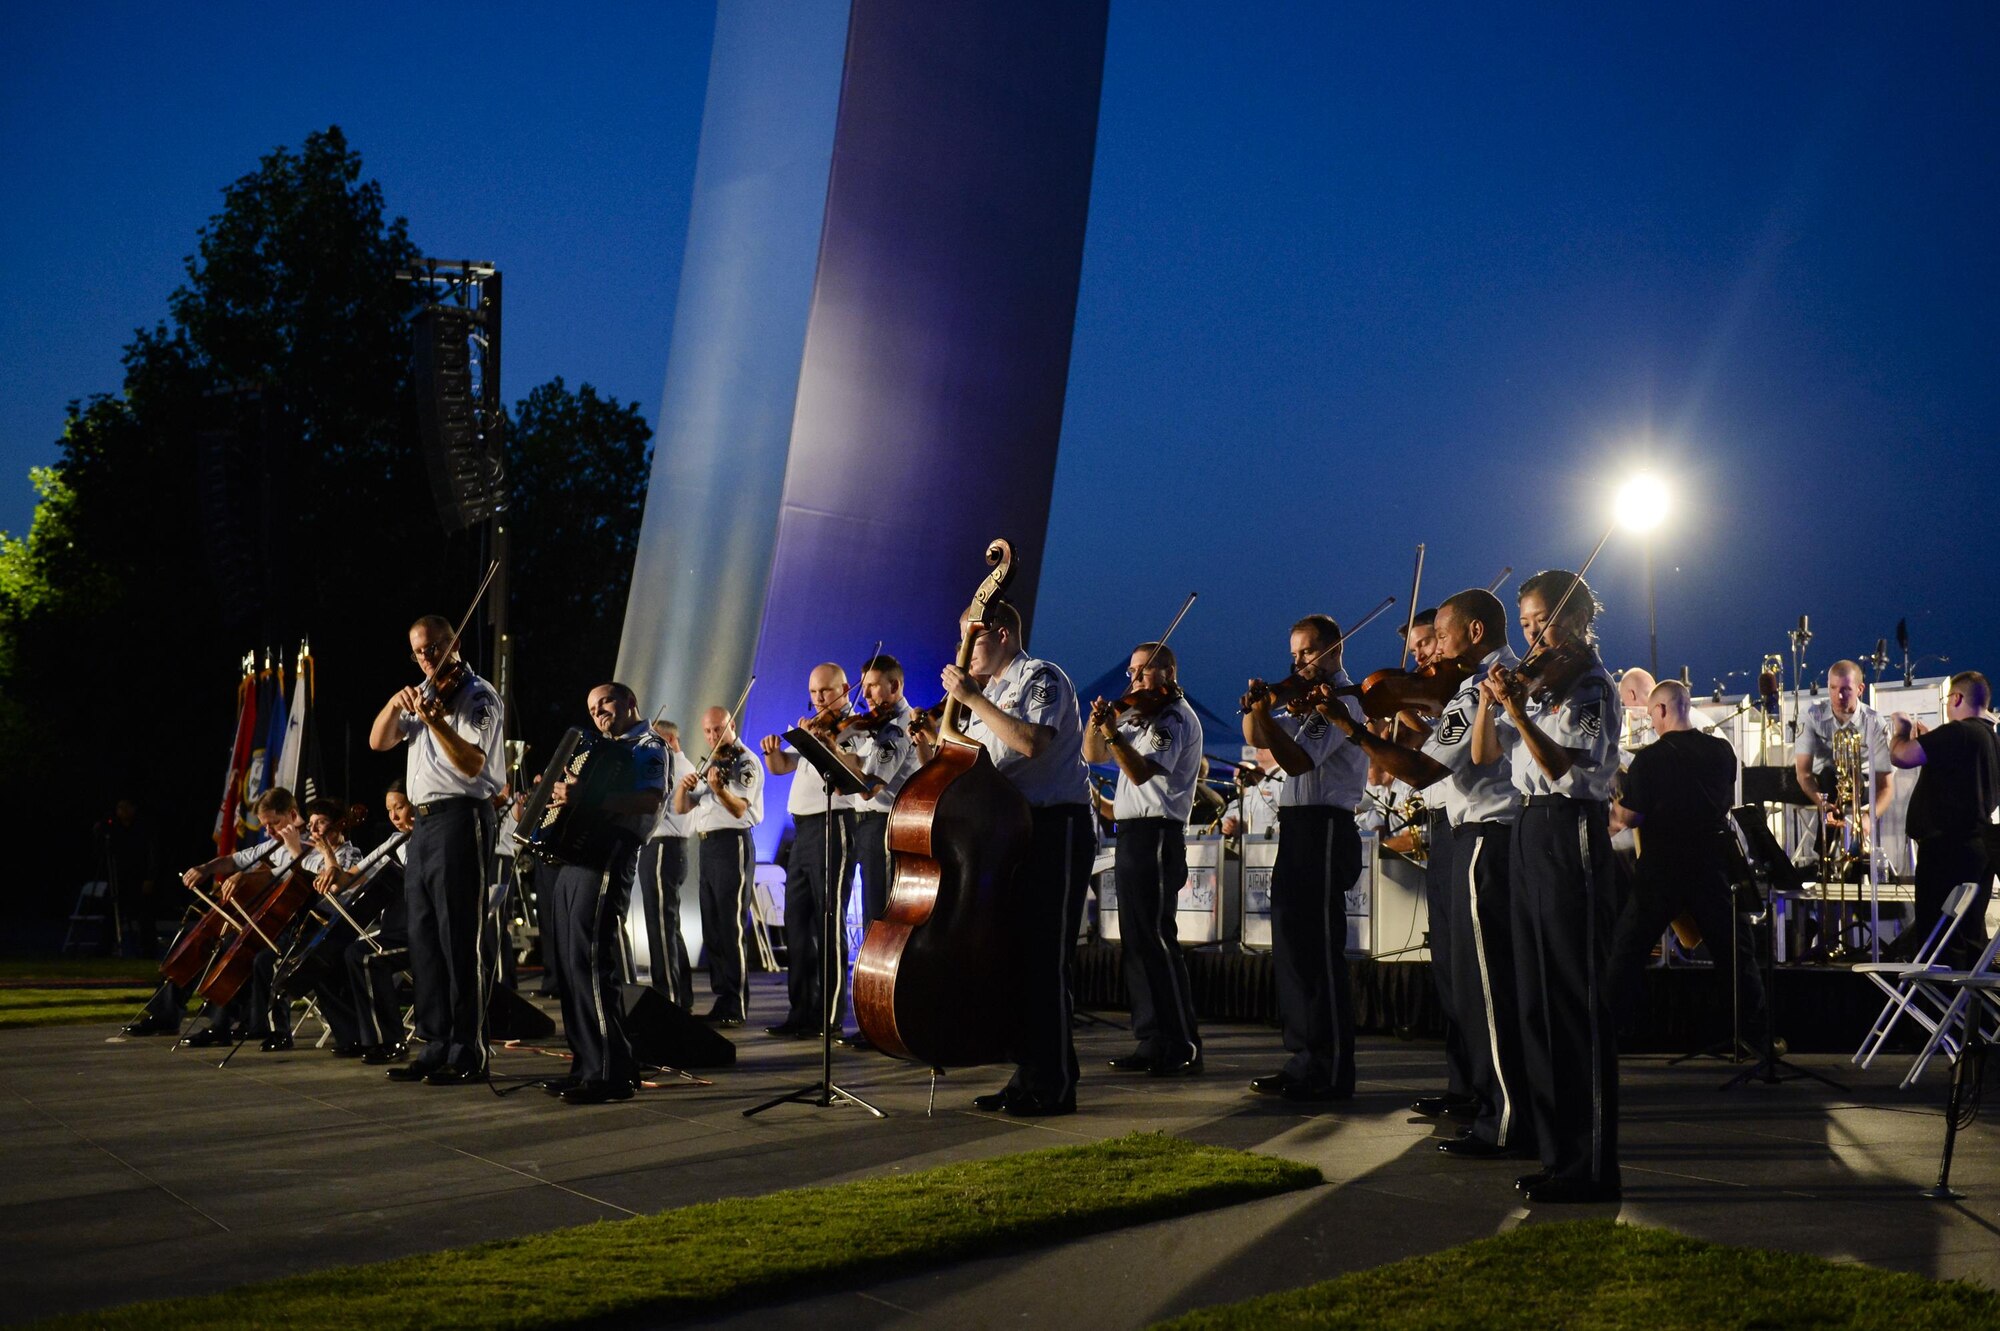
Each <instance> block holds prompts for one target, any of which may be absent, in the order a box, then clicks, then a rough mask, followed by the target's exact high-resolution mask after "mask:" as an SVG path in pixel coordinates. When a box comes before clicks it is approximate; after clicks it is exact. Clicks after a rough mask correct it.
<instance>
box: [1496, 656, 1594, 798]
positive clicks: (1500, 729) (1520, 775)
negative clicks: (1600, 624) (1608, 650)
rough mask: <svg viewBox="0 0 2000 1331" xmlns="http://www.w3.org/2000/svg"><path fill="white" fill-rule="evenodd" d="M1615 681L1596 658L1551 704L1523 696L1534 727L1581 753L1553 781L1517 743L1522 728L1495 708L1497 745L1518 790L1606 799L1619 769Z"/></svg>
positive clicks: (1503, 712)
mask: <svg viewBox="0 0 2000 1331" xmlns="http://www.w3.org/2000/svg"><path fill="white" fill-rule="evenodd" d="M1621 710H1622V707H1621V705H1620V703H1619V701H1618V686H1617V685H1616V684H1614V683H1612V682H1611V676H1610V674H1609V673H1608V672H1607V671H1606V670H1605V669H1604V666H1603V664H1602V663H1598V664H1595V665H1593V666H1591V668H1590V669H1589V670H1587V671H1585V672H1584V673H1583V675H1582V676H1581V677H1580V678H1579V679H1578V680H1577V681H1576V683H1575V684H1573V685H1571V686H1570V691H1569V696H1568V697H1566V698H1564V699H1562V700H1561V701H1560V702H1556V703H1553V704H1550V705H1546V706H1545V705H1544V704H1542V703H1540V702H1538V701H1536V700H1535V699H1533V698H1530V699H1528V703H1527V707H1526V711H1527V714H1528V719H1529V720H1530V721H1533V722H1534V723H1535V727H1536V728H1537V729H1538V730H1540V731H1541V732H1542V733H1543V734H1545V735H1547V736H1548V737H1549V738H1550V739H1552V740H1554V741H1555V742H1556V743H1557V744H1558V745H1560V746H1562V747H1563V748H1565V749H1574V750H1577V751H1579V752H1581V753H1582V755H1583V756H1582V757H1580V758H1577V759H1576V760H1575V761H1574V762H1572V763H1571V764H1570V769H1569V771H1567V772H1565V773H1563V776H1562V780H1560V781H1552V780H1550V779H1549V774H1548V773H1547V772H1544V771H1543V770H1542V765H1541V764H1540V763H1538V762H1536V761H1535V759H1534V756H1533V755H1532V754H1530V753H1529V752H1528V751H1527V749H1525V748H1523V747H1522V746H1521V732H1520V731H1519V730H1517V729H1515V728H1514V723H1513V722H1512V721H1510V720H1508V718H1507V713H1506V712H1505V711H1504V710H1502V709H1500V708H1495V709H1494V715H1493V727H1494V734H1495V736H1496V737H1497V738H1498V739H1499V741H1500V748H1501V751H1502V753H1504V754H1505V755H1506V756H1507V757H1508V758H1509V759H1510V760H1511V761H1512V762H1513V765H1514V788H1515V789H1516V790H1518V791H1520V792H1521V794H1523V795H1528V796H1534V795H1567V796H1569V798H1571V799H1574V800H1609V799H1610V798H1611V783H1612V781H1613V779H1614V778H1616V776H1617V775H1618V731H1619V719H1620V718H1619V713H1620V712H1621Z"/></svg>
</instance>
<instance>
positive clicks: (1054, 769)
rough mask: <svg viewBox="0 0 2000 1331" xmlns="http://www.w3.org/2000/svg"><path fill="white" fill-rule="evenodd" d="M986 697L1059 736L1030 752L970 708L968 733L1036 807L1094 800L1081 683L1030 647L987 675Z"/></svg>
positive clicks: (1017, 716) (965, 728) (968, 712)
mask: <svg viewBox="0 0 2000 1331" xmlns="http://www.w3.org/2000/svg"><path fill="white" fill-rule="evenodd" d="M985 694H986V698H987V700H988V701H989V702H991V703H992V704H993V705H994V706H996V707H998V708H999V709H1000V710H1001V711H1003V712H1005V713H1007V715H1009V716H1011V717H1015V718H1017V719H1019V720H1022V721H1026V722H1028V723H1029V724H1031V725H1038V726H1047V727H1049V728H1050V729H1051V730H1053V731H1055V736H1054V737H1053V738H1052V739H1050V741H1049V742H1048V743H1047V744H1046V745H1044V746H1043V747H1042V751H1041V752H1040V753H1038V754H1036V755H1035V756H1034V757H1032V758H1030V757H1027V756H1026V755H1024V754H1019V753H1016V752H1014V750H1012V749H1010V748H1008V747H1007V745H1006V744H1005V743H1003V742H1002V741H1001V739H1000V737H999V736H998V735H996V734H994V733H993V731H992V730H991V729H990V728H988V726H987V724H986V723H985V722H984V721H982V720H980V719H979V718H978V716H976V715H974V714H973V712H972V711H971V710H970V709H969V708H968V709H967V710H966V713H965V721H964V724H963V729H964V731H965V737H966V738H967V739H969V740H971V741H972V742H973V743H975V744H978V745H981V746H983V747H984V748H985V750H986V752H987V754H988V755H989V756H990V757H991V758H992V759H993V765H994V766H995V767H997V768H999V769H1000V773H1001V775H1003V776H1005V777H1006V778H1007V779H1008V780H1009V781H1012V782H1013V783H1014V788H1015V789H1016V790H1018V791H1020V792H1021V797H1022V798H1023V799H1025V800H1027V801H1028V803H1029V805H1031V806H1032V807H1034V808H1037V809H1041V808H1047V807H1049V806H1050V805H1055V804H1084V805H1088V804H1089V803H1090V802H1091V800H1090V796H1091V788H1090V772H1089V769H1088V768H1086V767H1085V766H1084V764H1083V717H1082V715H1081V714H1080V713H1078V711H1077V709H1076V686H1075V685H1073V684H1071V683H1070V682H1069V676H1068V675H1065V674H1064V673H1063V672H1062V670H1061V669H1060V668H1059V667H1057V666H1054V665H1051V664H1050V663H1049V662H1047V661H1038V660H1036V659H1035V658H1034V657H1032V656H1028V655H1026V654H1025V653H1024V654H1022V655H1020V656H1016V657H1015V658H1014V659H1013V660H1012V661H1009V662H1008V663H1007V668H1006V669H1005V670H1002V671H1001V672H1000V673H999V674H997V675H995V676H994V677H993V678H992V679H990V680H988V681H986V689H985Z"/></svg>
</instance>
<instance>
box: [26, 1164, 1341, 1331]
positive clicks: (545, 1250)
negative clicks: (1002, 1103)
mask: <svg viewBox="0 0 2000 1331" xmlns="http://www.w3.org/2000/svg"><path fill="white" fill-rule="evenodd" d="M1319 1181H1320V1173H1319V1171H1318V1170H1317V1169H1314V1168H1313V1167H1311V1166H1310V1165H1301V1164H1296V1163H1294V1162H1291V1161H1287V1160H1279V1159H1276V1158H1274V1157H1271V1156H1263V1155H1252V1154H1250V1153H1248V1152H1245V1151H1232V1150H1227V1149H1224V1148H1222V1147H1217V1146H1196V1145H1194V1144H1192V1143H1189V1142H1184V1141H1181V1140H1179V1139H1177V1138H1173V1137H1165V1136H1159V1135H1139V1134H1135V1135H1133V1136H1129V1137H1121V1138H1118V1139H1116V1140H1113V1141H1105V1142H1093V1143H1091V1144H1090V1145H1087V1146H1065V1147H1059V1148H1056V1149H1054V1150H1046V1151H1033V1152H1030V1153H1028V1154H1025V1155H1013V1156H1005V1157H1002V1158H1001V1159H998V1160H982V1161H974V1162H971V1163H967V1164H959V1165H946V1166H944V1167H942V1168H939V1169H928V1170H924V1171H922V1172H920V1173H915V1174H904V1175H900V1176H891V1177H887V1178H876V1179H867V1180H865V1181H863V1182H859V1183H841V1184H836V1185H833V1186H831V1187H825V1188H800V1189H795V1190H792V1191H788V1192H776V1193H771V1194H769V1195H767V1196H763V1197H749V1198H741V1199H736V1200H731V1201H722V1202H710V1203H706V1204H703V1205H700V1206H689V1207H683V1208H682V1209H680V1210H676V1211H667V1212H664V1213H663V1214H660V1215H656V1216H642V1217H640V1218H638V1219H634V1220H614V1221H602V1222H600V1223H598V1224H594V1225H584V1226H580V1227H578V1228H574V1229H560V1230H556V1231H554V1232H553V1233H548V1234H536V1235H532V1236H530V1237H528V1238H521V1239H508V1240H504V1241H502V1242H498V1243H485V1244H480V1245H479V1246H477V1247H472V1248H455V1249H449V1250H447V1251H445V1252H439V1253H429V1254H425V1255H423V1256H418V1257H405V1258H399V1259H397V1260H395V1261H391V1262H380V1263H376V1264H374V1265H370V1266H363V1267H347V1268H343V1269H340V1270H333V1271H323V1272H317V1273H314V1274H311V1275H302V1276H293V1277H290V1278H288V1279H284V1280H278V1281H273V1282H271V1283H269V1284H261V1285H246V1286H244V1287H242V1288H240V1289H233V1290H229V1291H226V1292H224V1293H221V1294H213V1295H206V1296H202V1297H198V1298H189V1299H168V1300H161V1301H157V1302H151V1303H139V1304H132V1305H130V1306H128V1307H124V1308H114V1309H111V1310H109V1311H107V1312H97V1313H90V1314H87V1315H85V1316H82V1317H76V1318H69V1319H63V1320H60V1321H57V1322H52V1323H48V1324H47V1325H51V1326H77V1327H84V1326H102V1327H131V1328H144V1329H145V1331H165V1329H166V1328H174V1327H188V1328H196V1327H199V1328H215V1327H233V1326H289V1325H302V1326H314V1327H352V1328H357V1331H363V1329H365V1331H381V1328H387V1327H544V1326H563V1325H569V1324H573V1323H577V1322H583V1321H588V1320H590V1319H592V1318H600V1317H606V1316H611V1315H615V1314H626V1315H629V1314H635V1313H639V1312H643V1313H645V1314H646V1315H647V1316H648V1317H666V1316H672V1315H678V1314H684V1313H689V1312H693V1311H696V1310H699V1309H712V1308H714V1307H716V1306H717V1305H720V1304H724V1303H728V1304H731V1305H732V1306H733V1305H738V1304H742V1303H749V1302H754V1301H757V1300H762V1299H769V1298H772V1297H774V1296H777V1295H781V1294H786V1293H790V1292H794V1291H799V1290H806V1289H810V1290H812V1291H815V1292H819V1291H825V1290H828V1289H834V1288H840V1287H842V1286H843V1285H845V1286H852V1285H855V1284H859V1283H863V1282H867V1281H873V1280H880V1279H882V1278H884V1277H887V1276H891V1275H895V1274H899V1273H902V1272H908V1271H913V1270H919V1269H923V1268H927V1267H932V1266H937V1265H939V1264H941V1263H944V1262H950V1261H956V1260H959V1259H961V1258H967V1257H975V1256H978V1257H985V1256H991V1255H994V1254H996V1253H1001V1252H1005V1251H1007V1250H1009V1249H1013V1248H1020V1247H1025V1246H1028V1245H1032V1244H1044V1243H1051V1242H1055V1241H1057V1240H1061V1239H1067V1238H1073V1237H1076V1236H1078V1235H1082V1234H1091V1233H1097V1232H1100V1231H1103V1230H1107V1229H1115V1228H1119V1227H1121V1226H1124V1225H1133V1224H1139V1223H1141V1222H1143V1221H1147V1220H1157V1219H1162V1218H1164V1217H1167V1216H1175V1215H1185V1214H1188V1213H1190V1212H1194V1211H1201V1210H1207V1209H1209V1208H1212V1207H1217V1206H1226V1205H1229V1204H1231V1203H1234V1202H1241V1201H1248V1200H1250V1199H1252V1198H1256V1197H1266V1196H1270V1195H1273V1194H1276V1193H1280V1192H1286V1191H1290V1190H1291V1189H1294V1188H1304V1187H1310V1186H1312V1185H1313V1184H1315V1183H1318V1182H1319Z"/></svg>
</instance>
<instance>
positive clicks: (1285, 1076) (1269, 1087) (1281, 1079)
mask: <svg viewBox="0 0 2000 1331" xmlns="http://www.w3.org/2000/svg"><path fill="white" fill-rule="evenodd" d="M1298 1084H1299V1079H1298V1078H1297V1077H1294V1076H1293V1075H1292V1074H1291V1073H1289V1072H1273V1073H1272V1074H1271V1075H1270V1076H1268V1077H1252V1078H1251V1079H1250V1089H1251V1090H1253V1091H1255V1092H1256V1093H1257V1094H1259V1095H1283V1094H1284V1093H1285V1088H1286V1087H1287V1086H1296V1085H1298Z"/></svg>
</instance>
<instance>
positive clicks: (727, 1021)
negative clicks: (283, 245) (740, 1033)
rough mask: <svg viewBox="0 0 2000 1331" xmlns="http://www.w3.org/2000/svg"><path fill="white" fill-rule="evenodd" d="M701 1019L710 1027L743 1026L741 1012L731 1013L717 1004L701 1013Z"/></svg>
mask: <svg viewBox="0 0 2000 1331" xmlns="http://www.w3.org/2000/svg"><path fill="white" fill-rule="evenodd" d="M701 1019H702V1020H703V1021H705V1022H707V1023H708V1024H709V1025H711V1026H741V1025H742V1024H743V1014H742V1013H741V1012H731V1011H729V1010H728V1009H727V1008H725V1007H723V1006H722V1005H721V1004H719V1003H718V1004H716V1006H714V1007H712V1008H710V1009H709V1010H708V1011H706V1012H704V1013H702V1014H701Z"/></svg>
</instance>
